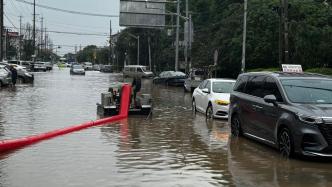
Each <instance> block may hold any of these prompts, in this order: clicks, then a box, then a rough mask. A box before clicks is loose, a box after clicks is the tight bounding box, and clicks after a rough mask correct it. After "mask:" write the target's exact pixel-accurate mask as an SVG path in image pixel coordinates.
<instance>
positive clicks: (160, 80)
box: [153, 71, 187, 86]
mask: <svg viewBox="0 0 332 187" xmlns="http://www.w3.org/2000/svg"><path fill="white" fill-rule="evenodd" d="M186 78H187V75H186V74H184V73H182V72H180V71H164V72H161V73H160V74H159V76H158V77H156V78H154V79H153V83H154V84H165V85H170V86H183V84H184V81H185V79H186Z"/></svg>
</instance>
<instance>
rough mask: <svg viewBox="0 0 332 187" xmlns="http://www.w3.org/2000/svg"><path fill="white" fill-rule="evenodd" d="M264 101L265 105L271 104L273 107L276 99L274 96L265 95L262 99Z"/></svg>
mask: <svg viewBox="0 0 332 187" xmlns="http://www.w3.org/2000/svg"><path fill="white" fill-rule="evenodd" d="M264 101H265V102H266V103H271V104H273V105H277V98H276V96H274V95H266V96H265V97H264Z"/></svg>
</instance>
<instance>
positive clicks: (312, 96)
mask: <svg viewBox="0 0 332 187" xmlns="http://www.w3.org/2000/svg"><path fill="white" fill-rule="evenodd" d="M230 101H231V104H230V116H231V117H230V118H229V122H230V124H231V132H232V134H233V135H234V136H240V135H244V136H246V137H249V138H252V139H254V140H257V141H259V142H262V143H265V144H268V145H270V146H272V147H275V148H277V149H279V151H280V152H281V153H282V155H284V156H286V157H290V156H293V155H294V154H301V155H306V156H323V157H332V78H331V77H327V76H323V75H317V74H307V73H281V72H280V73H266V72H265V73H246V74H242V75H240V76H239V78H238V80H237V83H236V85H235V87H234V92H233V93H232V94H231V99H230Z"/></svg>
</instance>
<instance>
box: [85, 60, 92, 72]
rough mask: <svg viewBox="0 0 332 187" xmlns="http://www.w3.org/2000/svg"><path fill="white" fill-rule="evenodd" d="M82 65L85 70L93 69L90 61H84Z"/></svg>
mask: <svg viewBox="0 0 332 187" xmlns="http://www.w3.org/2000/svg"><path fill="white" fill-rule="evenodd" d="M83 67H84V70H85V71H91V70H93V66H92V63H91V62H84V63H83Z"/></svg>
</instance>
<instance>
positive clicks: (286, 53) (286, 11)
mask: <svg viewBox="0 0 332 187" xmlns="http://www.w3.org/2000/svg"><path fill="white" fill-rule="evenodd" d="M283 7H284V40H285V41H284V42H285V64H288V63H289V46H288V0H284V6H283Z"/></svg>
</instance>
